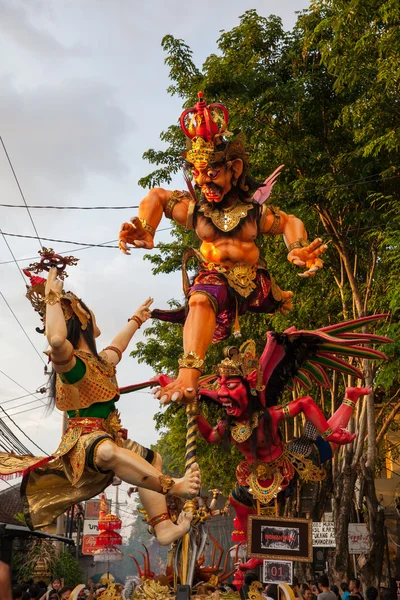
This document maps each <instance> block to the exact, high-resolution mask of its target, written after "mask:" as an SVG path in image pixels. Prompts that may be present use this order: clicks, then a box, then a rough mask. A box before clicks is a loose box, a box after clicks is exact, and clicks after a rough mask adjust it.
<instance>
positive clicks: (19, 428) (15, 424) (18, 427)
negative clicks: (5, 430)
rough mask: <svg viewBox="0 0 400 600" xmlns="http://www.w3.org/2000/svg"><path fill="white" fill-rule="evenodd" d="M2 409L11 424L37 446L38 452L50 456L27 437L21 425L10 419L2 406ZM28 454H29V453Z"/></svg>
mask: <svg viewBox="0 0 400 600" xmlns="http://www.w3.org/2000/svg"><path fill="white" fill-rule="evenodd" d="M0 408H1V410H2V411H3V413H4V414H5V415H6V417H8V418H9V419H10V421H11V423H12V424H13V425H14V426H15V427H16V428H17V429H18V430H19V431H20V432H21V433H22V434H23V435H24V436H25V437H26V439H28V440H29V441H30V442H31V443H32V444H33V445H34V446H36V448H37V449H38V450H40V452H43V453H44V454H45V455H46V456H48V453H47V452H46V451H45V450H43V448H41V447H40V446H38V445H37V444H36V442H34V441H33V440H32V438H30V437H29V435H27V434H26V433H25V431H24V430H23V429H21V427H20V426H19V425H17V423H16V422H15V421H14V420H13V419H12V418H11V417H10V415H9V414H8V413H7V411H6V410H5V409H4V408H3V407H2V406H1V407H0ZM28 454H29V452H28Z"/></svg>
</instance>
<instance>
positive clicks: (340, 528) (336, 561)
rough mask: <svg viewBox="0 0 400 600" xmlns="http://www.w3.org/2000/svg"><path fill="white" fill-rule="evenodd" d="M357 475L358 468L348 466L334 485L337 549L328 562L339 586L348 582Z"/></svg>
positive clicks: (330, 554)
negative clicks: (350, 524)
mask: <svg viewBox="0 0 400 600" xmlns="http://www.w3.org/2000/svg"><path fill="white" fill-rule="evenodd" d="M357 475H358V473H357V467H356V466H355V465H349V464H347V465H346V466H344V468H343V470H342V472H340V473H338V474H337V476H336V478H335V481H334V484H333V494H334V522H335V537H336V548H335V550H334V552H329V555H328V562H329V575H330V577H331V578H332V581H333V583H335V584H336V585H337V586H340V584H341V583H342V581H345V580H348V562H349V543H348V531H349V521H350V515H351V510H352V506H353V494H354V486H355V483H356V480H357Z"/></svg>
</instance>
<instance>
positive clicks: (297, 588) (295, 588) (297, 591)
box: [292, 575, 302, 598]
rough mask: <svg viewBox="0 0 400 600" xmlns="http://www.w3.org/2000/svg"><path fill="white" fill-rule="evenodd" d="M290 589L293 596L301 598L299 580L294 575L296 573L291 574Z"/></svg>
mask: <svg viewBox="0 0 400 600" xmlns="http://www.w3.org/2000/svg"><path fill="white" fill-rule="evenodd" d="M292 590H293V594H294V597H295V598H302V595H301V591H300V586H299V580H298V578H297V577H296V575H293V583H292Z"/></svg>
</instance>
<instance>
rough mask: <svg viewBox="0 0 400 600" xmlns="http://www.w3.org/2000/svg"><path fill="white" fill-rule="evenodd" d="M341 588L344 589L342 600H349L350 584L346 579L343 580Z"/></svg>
mask: <svg viewBox="0 0 400 600" xmlns="http://www.w3.org/2000/svg"><path fill="white" fill-rule="evenodd" d="M340 589H341V591H342V600H348V597H349V596H350V592H349V584H348V583H347V582H346V581H343V582H342V583H341V584H340Z"/></svg>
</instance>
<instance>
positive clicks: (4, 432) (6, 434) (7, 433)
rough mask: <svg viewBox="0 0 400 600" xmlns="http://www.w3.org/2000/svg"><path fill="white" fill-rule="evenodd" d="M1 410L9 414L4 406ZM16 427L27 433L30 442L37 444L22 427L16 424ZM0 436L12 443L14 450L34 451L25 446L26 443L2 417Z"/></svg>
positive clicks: (0, 420) (28, 452) (21, 452)
mask: <svg viewBox="0 0 400 600" xmlns="http://www.w3.org/2000/svg"><path fill="white" fill-rule="evenodd" d="M1 410H2V411H3V412H4V414H5V415H6V416H8V415H7V413H6V411H5V410H4V408H2V409H1ZM10 420H11V422H12V419H10ZM15 425H16V424H15ZM16 427H17V428H18V429H19V430H20V431H21V433H23V434H24V435H25V437H26V438H27V439H28V440H29V441H30V442H32V443H33V444H34V445H35V446H36V444H35V442H34V441H33V440H31V439H30V438H29V437H28V436H27V435H26V434H25V433H24V432H23V430H22V429H21V428H20V427H18V425H16ZM0 436H2V437H3V439H6V440H7V442H8V443H9V444H11V446H12V448H14V450H18V452H19V453H20V454H32V452H30V451H29V450H28V448H26V446H24V444H23V443H22V442H21V441H20V440H19V439H18V438H17V436H16V435H15V434H14V433H13V432H12V431H11V429H10V428H9V427H8V426H7V425H6V424H5V423H4V421H3V419H1V418H0ZM36 447H37V448H39V446H36ZM39 450H41V448H39ZM41 452H43V450H41Z"/></svg>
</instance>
